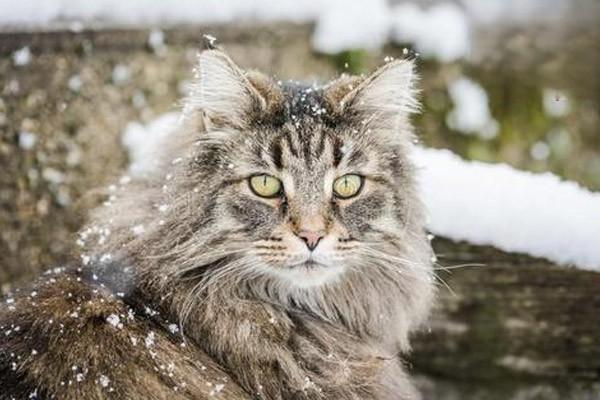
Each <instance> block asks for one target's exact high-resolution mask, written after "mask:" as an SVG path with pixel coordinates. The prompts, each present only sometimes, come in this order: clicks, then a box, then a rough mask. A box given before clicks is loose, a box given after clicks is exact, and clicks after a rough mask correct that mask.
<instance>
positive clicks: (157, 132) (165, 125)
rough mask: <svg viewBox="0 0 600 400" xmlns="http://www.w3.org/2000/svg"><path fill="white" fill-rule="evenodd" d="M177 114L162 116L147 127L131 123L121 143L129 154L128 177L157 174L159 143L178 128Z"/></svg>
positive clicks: (178, 116) (178, 118) (178, 117)
mask: <svg viewBox="0 0 600 400" xmlns="http://www.w3.org/2000/svg"><path fill="white" fill-rule="evenodd" d="M179 120H180V115H179V113H168V114H163V115H161V116H160V117H158V118H156V119H154V120H152V121H151V122H150V123H148V124H147V125H143V124H140V123H138V122H131V123H129V124H128V125H127V127H126V128H125V132H124V134H123V136H122V137H121V141H122V143H123V145H124V146H125V148H126V149H127V150H128V153H129V161H130V164H129V175H131V176H132V177H141V176H146V175H151V174H153V173H156V172H158V171H157V167H158V162H157V161H158V160H157V156H158V155H157V150H158V149H160V143H161V142H162V141H163V140H164V139H165V138H166V137H167V136H168V135H169V134H170V133H172V132H173V131H174V129H176V127H178V126H179Z"/></svg>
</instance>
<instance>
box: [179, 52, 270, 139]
mask: <svg viewBox="0 0 600 400" xmlns="http://www.w3.org/2000/svg"><path fill="white" fill-rule="evenodd" d="M249 77H250V74H246V73H245V72H244V71H243V70H242V69H241V68H239V67H238V66H237V65H236V64H235V63H234V62H233V61H232V60H231V59H230V58H229V57H228V56H227V55H226V54H225V53H224V52H223V51H221V50H216V49H210V50H205V51H203V52H202V53H200V55H199V57H198V65H197V67H196V69H195V82H194V83H193V86H192V90H191V93H190V95H189V97H188V98H187V100H186V104H185V108H186V112H187V113H196V112H200V113H201V114H202V119H203V123H204V126H205V128H206V129H207V130H209V129H212V128H214V127H223V126H230V127H234V128H238V129H242V128H244V127H245V126H246V125H247V123H248V121H249V119H250V116H251V115H252V114H260V113H263V112H266V110H267V108H268V104H267V99H266V98H265V97H264V95H263V94H262V93H261V91H260V90H259V89H263V90H264V88H262V87H260V88H257V86H256V85H255V84H254V83H253V82H252V81H251V80H250V79H249ZM256 79H257V78H254V79H253V80H256Z"/></svg>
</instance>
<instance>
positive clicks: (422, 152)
mask: <svg viewBox="0 0 600 400" xmlns="http://www.w3.org/2000/svg"><path fill="white" fill-rule="evenodd" d="M414 160H415V162H416V163H417V165H418V166H419V167H420V171H419V176H418V178H419V182H420V189H421V194H422V198H423V200H424V202H425V205H426V207H427V210H428V213H429V222H428V228H429V229H430V230H431V232H433V233H434V234H435V235H439V236H444V237H447V238H450V239H454V240H465V241H467V242H470V243H474V244H480V245H492V246H495V247H497V248H499V249H502V250H505V251H509V252H521V253H527V254H530V255H533V256H536V257H544V258H547V259H550V260H552V261H555V262H557V263H561V264H567V265H576V266H579V267H582V268H585V269H594V270H600V242H599V240H600V239H599V238H600V193H593V192H590V191H588V190H586V189H585V188H582V187H581V186H579V185H578V184H576V183H574V182H569V181H563V180H561V179H560V178H559V177H557V176H556V175H553V174H551V173H544V174H534V173H530V172H525V171H518V170H516V169H514V168H512V167H510V166H508V165H505V164H486V163H482V162H468V161H464V160H462V159H461V158H460V157H458V156H457V155H455V154H453V153H452V152H450V151H447V150H434V149H424V148H416V149H415V153H414Z"/></svg>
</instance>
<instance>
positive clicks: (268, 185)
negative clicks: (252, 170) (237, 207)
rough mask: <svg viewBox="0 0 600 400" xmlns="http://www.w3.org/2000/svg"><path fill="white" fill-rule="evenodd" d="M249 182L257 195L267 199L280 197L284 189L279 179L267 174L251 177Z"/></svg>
mask: <svg viewBox="0 0 600 400" xmlns="http://www.w3.org/2000/svg"><path fill="white" fill-rule="evenodd" d="M248 182H249V184H250V189H252V192H254V194H255V195H257V196H260V197H265V198H267V199H270V198H274V197H278V196H279V195H280V194H281V190H282V188H283V185H282V183H281V181H280V180H279V179H277V178H275V177H274V176H271V175H266V174H262V175H254V176H251V177H250V179H249V180H248Z"/></svg>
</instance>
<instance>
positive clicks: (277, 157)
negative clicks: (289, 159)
mask: <svg viewBox="0 0 600 400" xmlns="http://www.w3.org/2000/svg"><path fill="white" fill-rule="evenodd" d="M269 150H270V151H271V159H272V160H273V164H275V168H277V169H282V168H283V160H282V156H281V139H280V138H277V139H275V141H273V142H271V146H270V149H269Z"/></svg>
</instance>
